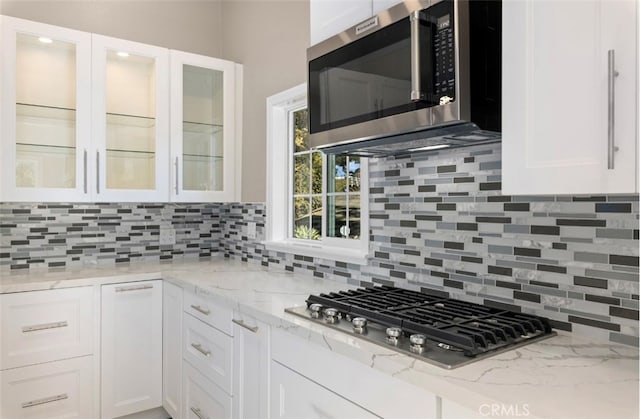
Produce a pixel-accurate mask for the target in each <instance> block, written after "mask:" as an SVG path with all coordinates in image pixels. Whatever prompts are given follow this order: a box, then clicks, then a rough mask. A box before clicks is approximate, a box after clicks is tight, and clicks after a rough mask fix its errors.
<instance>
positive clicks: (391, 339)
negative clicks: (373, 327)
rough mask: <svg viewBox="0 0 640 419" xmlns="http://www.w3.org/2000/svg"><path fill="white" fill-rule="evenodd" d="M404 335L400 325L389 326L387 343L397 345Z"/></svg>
mask: <svg viewBox="0 0 640 419" xmlns="http://www.w3.org/2000/svg"><path fill="white" fill-rule="evenodd" d="M400 336H402V329H400V328H399V327H387V343H389V344H391V345H397V344H398V341H399V340H400Z"/></svg>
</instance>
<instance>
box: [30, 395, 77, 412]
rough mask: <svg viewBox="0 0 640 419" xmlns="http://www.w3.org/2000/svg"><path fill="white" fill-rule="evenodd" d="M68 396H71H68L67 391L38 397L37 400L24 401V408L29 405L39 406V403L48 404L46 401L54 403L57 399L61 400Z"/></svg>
mask: <svg viewBox="0 0 640 419" xmlns="http://www.w3.org/2000/svg"><path fill="white" fill-rule="evenodd" d="M68 398H69V396H67V393H63V394H58V395H57V396H51V397H45V398H44V399H36V400H32V401H30V402H26V403H22V408H23V409H26V408H27V407H33V406H38V405H41V404H46V403H53V402H57V401H60V400H65V399H68Z"/></svg>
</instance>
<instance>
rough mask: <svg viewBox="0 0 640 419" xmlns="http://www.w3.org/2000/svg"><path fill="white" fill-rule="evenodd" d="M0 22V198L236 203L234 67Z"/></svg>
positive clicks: (88, 36) (236, 88)
mask: <svg viewBox="0 0 640 419" xmlns="http://www.w3.org/2000/svg"><path fill="white" fill-rule="evenodd" d="M0 19H1V22H2V25H1V26H2V39H1V40H0V42H1V45H2V52H1V55H0V59H1V66H2V67H1V68H2V72H1V73H0V78H1V80H0V81H1V87H0V93H1V95H0V134H1V138H0V147H1V148H2V155H1V156H0V179H1V180H0V199H1V200H2V201H27V202H29V201H35V202H92V201H93V202H95V201H99V202H105V201H109V202H168V201H170V200H173V201H182V202H185V201H198V202H207V201H208V202H225V201H234V200H237V199H238V195H239V179H240V164H239V159H237V158H236V149H237V150H240V149H241V147H240V143H241V141H240V135H239V134H240V132H241V129H239V128H236V126H238V127H239V126H240V124H241V122H242V121H241V118H240V114H241V112H242V109H241V107H240V106H239V104H241V100H240V96H241V92H242V89H241V88H240V85H241V82H242V77H241V74H242V73H241V72H242V66H241V65H239V64H235V63H233V62H230V61H225V60H219V59H214V58H210V57H203V56H199V55H194V54H189V53H185V52H180V51H173V50H172V51H170V50H168V49H166V48H161V47H157V46H153V45H146V44H141V43H137V42H131V41H127V40H123V39H116V38H110V37H105V36H101V35H96V34H90V33H86V32H81V31H74V30H70V29H65V28H60V27H56V26H51V25H46V24H41V23H37V22H31V21H26V20H22V19H16V18H12V17H7V16H0ZM170 56H171V64H170V60H169V57H170ZM236 74H240V77H236ZM170 109H171V110H172V111H173V120H172V121H171V122H170V120H169V112H170ZM170 124H171V127H172V128H170Z"/></svg>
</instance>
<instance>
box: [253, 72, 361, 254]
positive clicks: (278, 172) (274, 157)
mask: <svg viewBox="0 0 640 419" xmlns="http://www.w3.org/2000/svg"><path fill="white" fill-rule="evenodd" d="M306 106H307V85H306V83H303V84H300V85H298V86H296V87H293V88H291V89H288V90H285V91H284V92H281V93H278V94H275V95H273V96H270V97H268V98H267V182H266V183H267V222H266V240H265V241H264V242H263V243H264V245H265V247H266V248H267V249H268V250H275V251H279V252H287V253H295V254H297V255H303V256H312V257H318V258H323V259H330V260H336V261H341V262H347V263H356V264H360V265H364V264H366V263H367V255H368V252H369V189H368V171H369V170H368V162H367V159H365V158H363V159H361V163H360V164H361V166H360V167H361V168H360V173H361V178H360V181H361V185H364V187H361V192H360V220H361V231H360V238H359V239H341V238H333V237H325V236H324V234H325V231H326V226H323V228H322V230H323V237H322V239H321V240H317V241H315V240H304V239H295V238H292V237H291V236H292V226H291V218H292V217H291V212H292V208H291V207H292V205H291V204H290V203H291V197H292V193H293V191H292V184H293V181H292V170H291V165H292V164H293V159H292V155H293V154H292V151H291V147H292V144H291V141H290V130H291V122H290V118H289V114H290V113H291V112H293V111H296V110H299V109H302V108H304V107H306ZM324 160H326V157H323V161H324ZM283 162H286V163H287V164H283ZM324 163H325V164H323V167H326V162H324ZM325 183H326V176H324V175H323V191H324V190H326V187H325V186H326V185H325ZM322 208H323V217H322V218H323V222H326V202H325V203H323V206H322Z"/></svg>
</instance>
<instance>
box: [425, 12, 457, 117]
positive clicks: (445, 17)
mask: <svg viewBox="0 0 640 419" xmlns="http://www.w3.org/2000/svg"><path fill="white" fill-rule="evenodd" d="M445 4H447V2H443V3H441V5H442V6H444V5H445ZM436 7H437V6H436ZM436 7H433V8H432V9H436ZM446 9H447V10H445V11H442V13H437V11H436V10H431V9H430V10H429V12H436V14H435V15H432V16H433V18H432V19H429V20H430V21H431V22H433V23H432V33H433V38H432V42H433V44H432V45H433V53H434V56H435V57H434V58H435V59H434V64H435V69H434V70H435V72H434V89H433V95H434V96H435V99H436V101H438V100H439V102H440V104H443V105H444V104H446V103H449V102H450V101H453V100H454V99H455V91H456V70H455V67H456V65H455V59H456V54H455V40H454V22H453V13H452V12H451V13H450V12H449V9H448V8H446Z"/></svg>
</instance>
